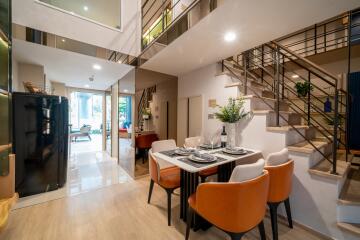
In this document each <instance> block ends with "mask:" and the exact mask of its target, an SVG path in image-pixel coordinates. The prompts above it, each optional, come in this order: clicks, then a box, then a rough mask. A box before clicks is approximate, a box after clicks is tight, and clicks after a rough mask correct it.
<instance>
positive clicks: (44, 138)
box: [13, 92, 69, 197]
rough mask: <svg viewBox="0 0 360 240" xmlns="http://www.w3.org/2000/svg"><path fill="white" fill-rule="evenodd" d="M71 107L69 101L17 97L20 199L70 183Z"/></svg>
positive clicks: (15, 124)
mask: <svg viewBox="0 0 360 240" xmlns="http://www.w3.org/2000/svg"><path fill="white" fill-rule="evenodd" d="M68 105H69V103H68V100H67V98H65V97H59V96H48V95H44V94H33V93H19V92H15V93H13V129H14V130H13V135H14V144H13V146H14V152H15V154H16V164H15V186H16V191H17V192H18V193H19V195H20V197H25V196H29V195H33V194H38V193H42V192H47V191H52V190H56V189H58V188H60V187H62V186H64V184H65V183H66V174H67V161H68V142H69V141H68V138H69V130H68V125H69V122H68V116H69V113H68V112H69V106H68Z"/></svg>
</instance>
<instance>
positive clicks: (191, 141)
mask: <svg viewBox="0 0 360 240" xmlns="http://www.w3.org/2000/svg"><path fill="white" fill-rule="evenodd" d="M200 144H201V137H200V136H196V137H189V138H185V143H184V147H192V148H197V147H198V146H199V145H200ZM217 173H218V167H212V168H209V169H206V170H203V171H200V172H199V177H200V179H201V182H202V183H204V182H206V178H208V177H210V176H212V175H215V174H217Z"/></svg>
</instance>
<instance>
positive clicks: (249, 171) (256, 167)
mask: <svg viewBox="0 0 360 240" xmlns="http://www.w3.org/2000/svg"><path fill="white" fill-rule="evenodd" d="M264 166H265V160H264V159H262V158H261V159H259V160H257V162H256V163H252V164H244V165H238V166H236V167H235V168H234V170H233V172H232V174H231V177H230V180H229V182H244V181H248V180H251V179H254V178H257V177H258V176H260V175H262V173H263V170H264Z"/></svg>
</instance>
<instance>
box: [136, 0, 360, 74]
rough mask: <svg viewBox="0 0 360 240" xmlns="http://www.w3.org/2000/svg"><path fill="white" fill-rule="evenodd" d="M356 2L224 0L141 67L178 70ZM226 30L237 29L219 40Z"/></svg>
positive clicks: (271, 37)
mask: <svg viewBox="0 0 360 240" xmlns="http://www.w3.org/2000/svg"><path fill="white" fill-rule="evenodd" d="M359 6H360V1H359V0H301V1H299V0H272V1H269V0H225V1H224V4H223V5H221V6H219V7H218V8H217V9H216V10H215V11H214V12H212V13H211V14H210V15H208V16H207V17H205V18H204V19H203V20H202V21H200V22H199V23H198V24H196V25H195V26H194V27H192V28H191V29H190V30H188V31H187V32H186V33H184V34H183V35H182V36H180V37H179V38H178V39H177V40H175V41H174V42H172V43H171V44H170V45H169V46H167V47H166V48H165V49H163V50H162V51H161V52H159V53H158V54H156V55H155V56H154V57H152V58H151V59H150V60H148V61H147V62H146V63H144V64H143V65H142V68H145V69H149V70H153V71H159V72H163V73H167V74H171V75H181V74H184V73H187V72H189V71H191V70H194V69H197V68H200V67H202V66H206V65H208V64H210V63H214V62H217V61H219V60H221V59H224V58H226V57H229V56H232V55H235V54H236V53H240V52H242V51H245V50H247V49H250V48H252V47H255V46H257V45H260V44H262V43H265V42H268V41H271V40H274V39H277V38H279V37H281V36H284V35H287V34H289V33H292V32H295V31H297V30H300V29H302V28H305V27H308V26H310V25H313V24H315V23H318V22H321V21H323V20H326V19H328V18H331V17H333V16H336V15H338V14H341V13H343V12H345V11H348V10H351V9H354V8H356V7H359ZM228 31H233V32H235V33H236V35H237V38H236V40H235V41H234V42H232V43H226V42H224V40H223V39H224V34H225V33H226V32H228Z"/></svg>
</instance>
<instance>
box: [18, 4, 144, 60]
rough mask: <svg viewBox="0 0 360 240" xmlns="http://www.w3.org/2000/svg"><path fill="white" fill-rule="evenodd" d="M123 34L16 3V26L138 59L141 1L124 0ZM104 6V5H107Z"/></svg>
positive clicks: (43, 8) (75, 18)
mask: <svg viewBox="0 0 360 240" xmlns="http://www.w3.org/2000/svg"><path fill="white" fill-rule="evenodd" d="M121 1H122V2H121V3H122V5H121V10H122V11H121V14H122V31H118V30H116V29H111V28H108V27H105V26H101V25H99V24H96V23H93V22H90V21H88V20H85V19H82V18H79V17H77V16H73V15H70V14H68V13H64V12H62V11H59V10H56V9H53V8H49V7H47V6H44V5H41V4H39V3H37V2H36V1H34V0H13V16H12V17H13V22H14V23H17V24H20V25H23V26H28V27H31V28H35V29H38V30H41V31H45V32H49V33H53V34H56V35H60V36H63V37H67V38H70V39H74V40H78V41H81V42H86V43H89V44H93V45H96V46H99V47H103V48H107V49H111V50H116V51H119V52H122V53H126V54H130V55H133V56H137V55H138V54H139V53H140V24H141V23H140V22H141V19H140V17H141V13H140V0H121ZM104 4H105V3H104Z"/></svg>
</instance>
